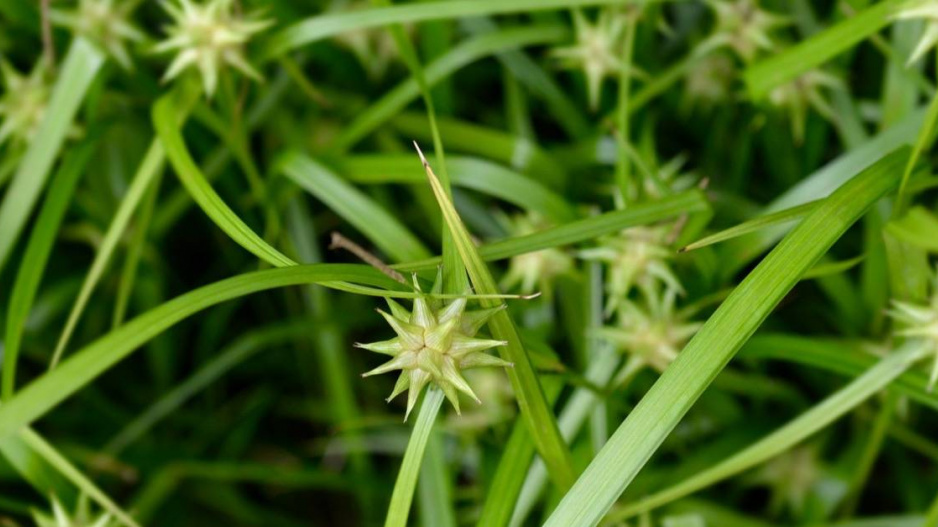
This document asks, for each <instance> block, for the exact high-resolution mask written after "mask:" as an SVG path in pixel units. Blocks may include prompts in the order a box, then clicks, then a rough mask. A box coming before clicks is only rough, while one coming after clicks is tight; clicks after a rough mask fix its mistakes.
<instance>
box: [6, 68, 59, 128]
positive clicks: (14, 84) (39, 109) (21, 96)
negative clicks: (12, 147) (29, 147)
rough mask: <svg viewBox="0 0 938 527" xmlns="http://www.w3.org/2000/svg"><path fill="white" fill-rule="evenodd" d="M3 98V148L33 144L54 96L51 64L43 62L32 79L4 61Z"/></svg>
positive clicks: (31, 73) (31, 74)
mask: <svg viewBox="0 0 938 527" xmlns="http://www.w3.org/2000/svg"><path fill="white" fill-rule="evenodd" d="M0 75H2V78H3V88H4V89H3V94H2V95H0V145H2V144H3V143H5V142H7V141H13V142H17V143H20V144H26V143H29V142H30V141H32V139H33V138H34V137H35V135H36V131H37V130H38V129H39V123H41V122H42V118H43V116H44V115H45V113H46V106H47V105H48V103H49V97H50V95H51V93H52V80H51V75H50V73H49V67H48V63H47V62H46V61H45V60H44V59H39V61H38V62H36V65H35V66H33V70H32V71H31V72H30V73H29V75H22V74H20V73H19V72H18V71H16V70H15V69H14V68H13V66H11V65H10V63H8V62H7V61H5V60H2V59H0Z"/></svg>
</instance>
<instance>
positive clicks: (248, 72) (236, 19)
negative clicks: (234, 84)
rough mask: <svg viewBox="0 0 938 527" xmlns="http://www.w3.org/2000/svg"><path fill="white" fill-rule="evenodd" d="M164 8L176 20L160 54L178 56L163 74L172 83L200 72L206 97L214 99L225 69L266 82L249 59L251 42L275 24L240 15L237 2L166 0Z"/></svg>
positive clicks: (225, 0) (161, 45)
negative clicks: (191, 70) (192, 70)
mask: <svg viewBox="0 0 938 527" xmlns="http://www.w3.org/2000/svg"><path fill="white" fill-rule="evenodd" d="M162 5H163V7H164V8H165V9H166V12H167V13H169V16H170V17H171V18H172V24H170V25H168V26H167V27H166V38H165V39H164V40H162V41H161V42H159V43H158V44H157V45H156V47H155V48H154V51H155V52H157V53H171V52H175V53H176V58H175V59H174V60H173V62H172V63H170V65H169V67H168V68H167V69H166V73H164V74H163V80H164V81H169V80H172V79H173V78H175V77H177V76H178V75H179V74H180V73H182V72H183V71H185V70H187V69H189V68H196V69H197V70H198V71H199V74H200V75H201V77H202V84H203V86H204V89H205V93H206V95H208V96H209V97H211V96H212V95H213V94H214V93H215V89H216V87H217V86H218V78H219V75H220V73H221V71H222V69H223V68H225V67H227V66H230V67H232V68H235V69H236V70H238V71H240V72H241V73H243V74H244V75H245V76H247V77H250V78H252V79H254V80H257V81H259V80H262V78H263V77H262V76H261V74H260V72H259V71H258V70H257V69H256V68H255V67H254V66H253V65H252V64H251V63H250V62H249V61H248V59H247V57H246V56H245V46H246V45H247V43H248V42H249V41H250V40H251V38H252V37H253V36H254V35H255V34H257V33H259V32H261V31H263V30H264V29H267V28H268V27H269V26H270V25H272V24H273V21H272V20H262V19H260V18H259V17H258V16H257V14H249V15H242V14H239V13H237V12H236V10H235V8H234V3H233V0H209V1H208V2H207V3H204V4H200V3H196V2H195V1H194V0H172V1H170V0H166V1H164V2H163V4H162Z"/></svg>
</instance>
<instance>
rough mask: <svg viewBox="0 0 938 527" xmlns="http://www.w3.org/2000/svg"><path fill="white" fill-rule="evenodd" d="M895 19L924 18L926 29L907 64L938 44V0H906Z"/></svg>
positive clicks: (894, 16)
mask: <svg viewBox="0 0 938 527" xmlns="http://www.w3.org/2000/svg"><path fill="white" fill-rule="evenodd" d="M893 19H894V20H919V19H921V20H924V21H925V31H924V32H923V33H922V36H921V38H919V41H918V44H916V45H915V49H914V50H913V51H912V54H911V55H909V61H908V62H907V65H911V64H912V63H914V62H916V61H917V60H918V59H920V58H922V57H923V56H924V55H925V53H927V52H928V50H930V49H931V48H933V47H935V44H938V1H936V0H912V1H911V2H906V3H904V4H902V6H901V7H900V8H899V9H898V10H897V11H896V13H895V14H894V15H893Z"/></svg>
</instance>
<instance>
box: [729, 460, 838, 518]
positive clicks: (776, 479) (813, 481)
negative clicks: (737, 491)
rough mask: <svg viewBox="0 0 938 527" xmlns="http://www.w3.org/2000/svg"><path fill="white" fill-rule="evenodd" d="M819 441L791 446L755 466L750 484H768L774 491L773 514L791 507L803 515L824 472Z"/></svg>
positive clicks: (771, 504) (771, 502) (772, 498)
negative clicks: (756, 467)
mask: <svg viewBox="0 0 938 527" xmlns="http://www.w3.org/2000/svg"><path fill="white" fill-rule="evenodd" d="M824 470H825V469H824V467H823V466H822V465H821V461H820V456H819V453H818V446H817V444H808V445H804V446H799V447H797V448H794V449H792V450H789V451H787V452H785V453H783V454H780V455H779V456H777V457H775V458H773V459H772V460H771V461H769V462H768V463H766V464H765V465H763V466H762V467H761V468H759V469H758V470H756V471H755V472H754V473H753V474H752V475H751V476H750V477H749V478H748V483H749V484H750V485H756V486H765V487H768V488H769V490H770V491H771V496H772V497H771V501H770V504H769V507H770V509H771V512H772V514H773V515H779V514H781V513H782V512H783V509H786V508H787V509H788V510H790V511H792V512H793V513H795V514H796V515H798V516H800V515H801V514H802V512H803V511H804V508H805V505H806V503H807V501H808V496H809V495H810V494H811V493H812V492H814V491H815V490H816V489H817V486H818V484H820V483H821V482H822V479H823V476H824Z"/></svg>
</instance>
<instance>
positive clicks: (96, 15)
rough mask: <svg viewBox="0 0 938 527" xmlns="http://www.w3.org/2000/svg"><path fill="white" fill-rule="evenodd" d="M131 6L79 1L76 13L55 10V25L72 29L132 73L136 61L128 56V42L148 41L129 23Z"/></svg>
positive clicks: (111, 1) (102, 0)
mask: <svg viewBox="0 0 938 527" xmlns="http://www.w3.org/2000/svg"><path fill="white" fill-rule="evenodd" d="M131 7H132V4H131V3H129V2H117V4H116V5H115V0H78V6H77V7H76V8H75V9H74V10H61V9H55V10H52V12H51V16H50V18H51V19H52V22H54V23H56V24H58V25H61V26H64V27H67V28H70V29H71V30H73V31H74V32H75V33H77V34H79V35H82V36H84V37H85V38H87V39H88V40H90V41H91V42H94V43H95V44H96V45H98V46H99V47H100V48H101V49H103V50H104V51H105V52H107V53H108V54H110V55H111V56H112V57H113V58H114V60H116V61H117V63H118V64H120V65H121V67H123V68H124V69H127V70H129V69H132V68H133V61H132V60H131V58H130V53H128V52H127V46H126V44H127V42H128V41H130V42H140V41H142V40H144V38H146V36H145V35H144V34H143V32H142V31H140V30H139V29H137V28H136V27H135V26H134V25H133V24H132V23H131V22H130V8H131Z"/></svg>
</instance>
